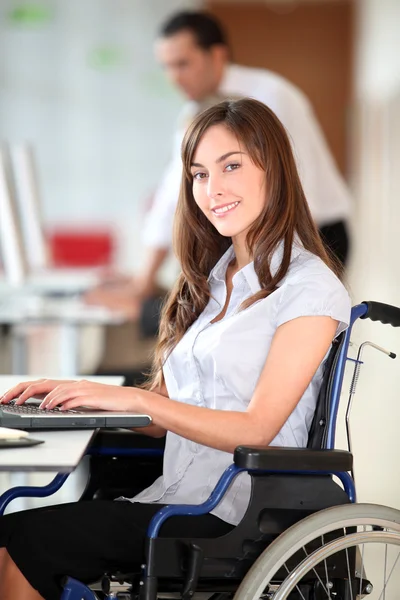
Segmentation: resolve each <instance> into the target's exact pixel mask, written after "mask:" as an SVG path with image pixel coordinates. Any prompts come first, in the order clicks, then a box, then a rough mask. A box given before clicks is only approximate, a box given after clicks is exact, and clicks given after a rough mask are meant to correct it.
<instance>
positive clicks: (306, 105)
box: [143, 65, 351, 247]
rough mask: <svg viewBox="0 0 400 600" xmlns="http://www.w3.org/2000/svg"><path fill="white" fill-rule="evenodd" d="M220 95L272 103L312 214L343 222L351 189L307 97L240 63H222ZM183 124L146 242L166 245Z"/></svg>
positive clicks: (189, 109)
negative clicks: (223, 70)
mask: <svg viewBox="0 0 400 600" xmlns="http://www.w3.org/2000/svg"><path fill="white" fill-rule="evenodd" d="M218 95H219V96H221V97H222V98H230V97H234V98H238V97H245V96H246V97H251V98H255V99H256V100H259V101H261V102H263V103H264V104H266V105H267V106H268V107H269V108H271V109H272V110H273V111H274V112H275V114H276V115H277V116H278V117H279V119H280V120H281V121H282V123H283V124H284V125H285V127H286V129H287V131H288V133H289V136H290V138H291V140H292V146H293V150H294V154H295V157H296V161H297V166H298V169H299V173H300V178H301V181H302V184H303V188H304V192H305V195H306V198H307V201H308V203H309V206H310V209H311V213H312V215H313V217H314V220H315V222H316V223H317V225H318V226H319V227H322V226H324V225H330V224H332V223H335V222H337V221H347V219H348V217H349V215H350V207H351V199H350V194H349V190H348V188H347V186H346V184H345V182H344V179H343V177H342V176H341V174H340V173H339V171H338V169H337V167H336V164H335V162H334V160H333V157H332V155H331V153H330V150H329V148H328V145H327V143H326V140H325V138H324V135H323V133H322V130H321V127H320V125H319V123H318V121H317V119H316V117H315V114H314V112H313V109H312V107H311V104H310V102H309V101H308V99H307V97H306V96H305V95H304V94H303V93H302V92H301V91H300V90H299V89H298V88H297V87H296V86H294V85H293V84H292V83H290V82H289V81H288V80H287V79H284V78H283V77H281V76H279V75H277V74H276V73H272V72H271V71H267V70H265V69H254V68H250V67H243V66H239V65H229V66H228V67H227V68H226V71H225V75H224V78H223V81H222V82H221V85H220V88H219V90H218ZM195 106H196V105H195V103H193V102H190V103H188V104H187V105H186V107H185V108H184V118H183V119H181V121H186V124H187V122H188V120H189V118H188V117H189V116H190V114H193V116H194V114H195V113H196V110H195ZM184 129H185V128H182V127H181V128H180V129H179V130H178V131H177V133H176V135H175V139H174V145H173V156H172V160H171V162H170V163H169V165H168V167H167V169H166V171H165V174H164V177H163V179H162V181H161V183H160V185H159V187H158V189H157V192H156V194H155V197H154V201H153V206H152V209H151V210H150V212H149V213H148V215H147V217H146V222H145V227H144V234H143V239H144V243H145V244H146V245H147V246H149V247H169V246H170V245H171V241H172V229H173V227H172V224H173V218H174V213H175V208H176V204H177V202H178V196H179V188H180V182H181V176H182V163H181V159H180V145H181V141H182V138H183V133H184Z"/></svg>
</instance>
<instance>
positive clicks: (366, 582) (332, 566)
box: [234, 504, 400, 600]
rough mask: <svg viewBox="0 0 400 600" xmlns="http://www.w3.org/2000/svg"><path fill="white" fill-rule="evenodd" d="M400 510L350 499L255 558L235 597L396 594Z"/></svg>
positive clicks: (392, 598) (348, 599)
mask: <svg viewBox="0 0 400 600" xmlns="http://www.w3.org/2000/svg"><path fill="white" fill-rule="evenodd" d="M399 589H400V511H399V510H395V509H393V508H389V507H386V506H379V505H375V504H347V505H342V506H335V507H333V508H328V509H326V510H322V511H320V512H318V513H315V514H313V515H311V516H309V517H307V518H306V519H303V520H302V521H300V522H299V523H296V524H295V525H293V526H292V527H290V528H289V529H288V530H287V531H285V532H284V533H283V534H282V535H280V536H279V537H278V538H277V539H276V540H275V541H274V542H273V543H272V544H271V545H270V546H268V548H267V549H266V550H265V551H264V552H263V554H262V555H261V556H260V557H259V558H258V560H257V561H256V562H255V563H254V565H253V566H252V568H251V569H250V570H249V572H248V573H247V575H246V577H245V578H244V579H243V581H242V583H241V584H240V586H239V588H238V590H237V592H236V595H235V598H234V600H256V599H258V598H260V597H263V598H264V599H268V600H269V599H271V600H285V599H288V600H292V599H293V600H360V599H361V598H368V599H369V600H396V599H397V598H399Z"/></svg>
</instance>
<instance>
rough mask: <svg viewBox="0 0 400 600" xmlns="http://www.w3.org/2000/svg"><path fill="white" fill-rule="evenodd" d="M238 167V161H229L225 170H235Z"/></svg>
mask: <svg viewBox="0 0 400 600" xmlns="http://www.w3.org/2000/svg"><path fill="white" fill-rule="evenodd" d="M239 167H240V164H239V163H231V164H229V165H226V167H225V170H226V171H235V169H238V168H239Z"/></svg>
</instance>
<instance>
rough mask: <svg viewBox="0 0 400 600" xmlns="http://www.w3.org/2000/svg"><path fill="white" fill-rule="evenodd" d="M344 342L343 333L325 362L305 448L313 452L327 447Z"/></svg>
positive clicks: (333, 345)
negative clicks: (337, 373)
mask: <svg viewBox="0 0 400 600" xmlns="http://www.w3.org/2000/svg"><path fill="white" fill-rule="evenodd" d="M344 340H345V333H344V332H343V333H341V334H340V335H339V336H338V337H337V338H336V339H335V340H334V341H333V343H332V347H331V349H330V352H329V354H328V357H327V359H326V361H325V365H324V375H323V379H322V384H321V389H320V391H319V394H318V399H317V405H316V409H315V413H314V418H313V421H312V423H311V427H310V431H309V434H308V443H307V448H311V449H313V450H321V449H324V448H326V447H327V434H328V423H329V420H330V418H331V398H332V384H333V380H334V377H335V372H336V367H337V363H338V360H339V356H340V352H341V350H342V348H343V344H344Z"/></svg>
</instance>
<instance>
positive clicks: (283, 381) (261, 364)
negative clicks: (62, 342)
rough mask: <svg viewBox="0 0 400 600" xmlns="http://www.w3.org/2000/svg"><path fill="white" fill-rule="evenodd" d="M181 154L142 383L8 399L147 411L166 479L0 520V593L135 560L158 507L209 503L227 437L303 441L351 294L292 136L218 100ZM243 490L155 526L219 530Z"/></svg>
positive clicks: (232, 440)
mask: <svg viewBox="0 0 400 600" xmlns="http://www.w3.org/2000/svg"><path fill="white" fill-rule="evenodd" d="M182 159H183V178H182V186H181V194H180V200H179V204H178V209H177V215H176V224H175V227H176V229H175V240H176V252H177V255H178V258H179V260H180V263H181V266H182V273H181V275H180V277H179V279H178V281H177V283H176V285H175V287H174V289H173V290H172V292H171V295H170V297H169V300H168V302H167V304H166V306H165V308H164V312H163V316H162V320H161V327H160V337H159V344H158V349H157V352H156V356H155V360H154V368H153V372H152V375H151V379H150V382H149V384H148V386H147V389H146V390H144V389H137V388H119V387H112V386H108V385H100V384H96V383H90V382H86V381H81V382H78V383H75V382H62V383H60V382H59V381H51V380H42V381H39V382H27V383H24V384H21V385H19V386H17V387H15V388H14V389H12V390H10V391H9V392H8V393H7V394H5V396H4V397H3V398H2V402H9V401H10V400H12V399H15V398H18V400H17V402H18V403H22V402H24V401H25V400H26V399H27V398H29V397H30V396H32V395H37V394H42V395H43V396H44V399H43V402H42V406H43V407H44V408H54V407H55V406H60V407H61V408H62V409H69V408H74V407H77V406H80V405H85V406H90V407H96V408H101V409H107V410H126V411H138V412H141V413H147V414H150V415H151V416H152V419H153V422H152V424H151V425H150V426H149V427H148V428H147V431H142V433H148V435H153V436H162V435H165V434H166V433H167V432H168V433H167V442H166V450H165V459H164V471H163V476H162V477H161V478H159V479H158V480H157V481H156V482H155V483H154V484H153V485H152V486H151V487H150V488H148V489H147V490H145V491H143V492H142V493H140V494H139V495H138V496H136V497H135V498H134V499H133V501H131V502H129V501H126V500H125V501H120V502H88V503H85V502H81V503H75V504H71V505H68V506H61V507H54V508H52V509H41V510H38V511H28V512H26V513H17V514H15V515H10V516H7V517H4V518H2V519H1V520H0V546H1V550H0V553H1V558H0V564H1V569H2V571H1V572H0V598H1V600H9V599H11V598H16V597H18V598H24V599H26V600H30V599H32V600H34V599H35V600H37V599H39V598H46V599H47V600H48V599H50V600H53V599H55V598H59V597H60V593H61V586H60V579H61V576H62V575H65V574H68V575H70V576H73V577H76V578H77V579H81V580H83V581H85V582H90V581H92V580H95V579H96V578H98V577H99V576H100V575H101V574H102V573H103V571H104V570H107V569H108V570H109V569H112V568H115V567H119V568H120V569H131V568H132V561H135V560H137V562H138V564H140V562H141V559H142V550H143V541H144V538H145V532H146V527H147V524H148V522H149V520H150V518H151V516H152V515H153V514H154V513H155V512H156V511H157V510H158V509H159V508H160V505H162V504H171V503H192V504H198V503H200V502H202V501H204V500H205V499H206V498H207V496H208V495H209V494H210V492H211V490H212V489H213V487H214V485H215V483H216V482H217V480H218V478H219V477H220V475H221V473H222V472H223V471H224V469H225V468H226V467H227V466H228V465H229V464H230V463H231V461H232V456H231V454H232V452H233V451H234V449H235V447H236V446H238V445H239V444H246V445H265V446H267V445H269V444H274V445H281V446H300V447H301V446H305V445H306V443H307V435H308V429H309V426H310V424H311V421H312V417H313V412H314V408H315V403H316V398H317V395H318V391H319V387H320V384H321V378H322V363H323V360H324V357H325V356H326V354H327V352H328V350H329V348H330V345H331V342H332V340H333V339H334V337H335V336H336V335H338V333H339V332H341V331H342V330H343V329H344V328H345V327H346V326H347V324H348V322H349V316H350V300H349V297H348V294H347V292H346V290H345V288H344V287H343V286H342V284H341V283H340V281H339V280H338V279H337V277H336V276H335V274H334V266H333V265H332V264H331V262H330V259H329V257H328V256H327V253H326V251H325V249H324V247H323V244H322V242H321V239H320V237H319V235H318V233H317V230H316V228H315V225H314V223H313V221H312V218H311V216H310V212H309V209H308V206H307V202H306V199H305V197H304V193H303V191H302V188H301V184H300V181H299V177H298V174H297V171H296V167H295V162H294V159H293V156H292V152H291V147H290V142H289V139H288V136H287V134H286V132H285V130H284V128H283V126H282V125H281V123H280V122H279V121H278V119H277V118H276V117H275V115H274V114H273V113H272V112H271V111H270V110H269V109H268V108H266V106H264V105H263V104H261V103H259V102H257V101H255V100H249V99H242V100H239V101H236V102H233V101H228V102H223V103H221V104H219V105H217V106H214V107H212V108H210V109H208V110H207V111H206V112H204V113H203V114H201V115H199V116H198V117H197V118H196V120H195V121H194V123H193V124H192V125H191V127H190V128H189V130H188V132H187V134H186V136H185V139H184V142H183V147H182ZM132 476H133V477H134V473H133V474H132ZM248 500H249V478H248V476H247V475H246V474H243V475H241V476H239V477H238V478H237V479H236V480H235V482H234V483H233V485H232V486H231V488H230V490H229V492H228V493H227V494H226V496H225V498H224V499H223V500H222V502H221V503H220V504H219V505H218V506H217V508H216V509H215V511H214V513H213V514H212V515H205V516H203V517H200V518H199V517H180V518H175V519H174V521H173V522H172V520H170V522H167V524H166V525H165V526H164V533H165V534H168V532H169V533H170V534H171V532H173V533H172V534H175V535H179V534H180V531H181V533H182V534H184V535H186V536H194V537H195V536H201V535H203V536H212V535H215V536H218V535H222V534H224V533H226V532H228V531H229V530H230V529H231V528H232V526H234V525H235V524H237V523H238V522H239V521H240V519H241V518H242V516H243V514H244V512H245V510H246V507H247V504H248ZM99 523H101V527H100V526H99Z"/></svg>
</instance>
